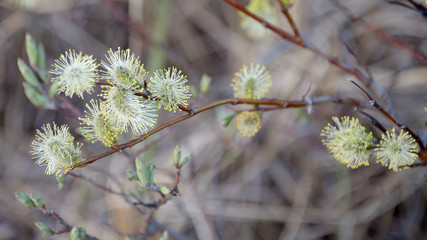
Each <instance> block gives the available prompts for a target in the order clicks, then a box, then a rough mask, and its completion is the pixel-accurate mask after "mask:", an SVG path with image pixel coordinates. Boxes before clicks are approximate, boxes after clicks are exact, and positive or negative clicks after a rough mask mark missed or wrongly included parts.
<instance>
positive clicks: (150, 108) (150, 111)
mask: <svg viewBox="0 0 427 240" xmlns="http://www.w3.org/2000/svg"><path fill="white" fill-rule="evenodd" d="M103 97H104V99H105V101H104V106H105V111H106V112H107V113H108V119H109V121H110V122H111V123H112V124H114V125H115V126H116V127H117V128H119V129H121V131H124V132H128V130H131V131H132V132H133V133H134V134H135V135H140V134H142V133H146V132H147V131H148V130H150V129H151V128H152V127H154V125H155V124H156V122H157V113H156V109H155V106H154V104H153V103H152V102H151V101H150V100H145V99H142V98H140V97H139V96H136V95H135V94H134V92H133V91H130V90H129V89H127V88H121V87H107V88H104V94H103Z"/></svg>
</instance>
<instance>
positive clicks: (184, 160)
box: [179, 153, 193, 167]
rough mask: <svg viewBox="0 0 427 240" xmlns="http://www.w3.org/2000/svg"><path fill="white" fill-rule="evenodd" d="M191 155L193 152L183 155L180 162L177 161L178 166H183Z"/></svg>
mask: <svg viewBox="0 0 427 240" xmlns="http://www.w3.org/2000/svg"><path fill="white" fill-rule="evenodd" d="M192 156H193V153H189V154H187V156H185V157H184V158H183V159H182V160H181V161H180V162H179V167H182V166H184V165H185V164H186V163H188V161H190V159H191V157H192Z"/></svg>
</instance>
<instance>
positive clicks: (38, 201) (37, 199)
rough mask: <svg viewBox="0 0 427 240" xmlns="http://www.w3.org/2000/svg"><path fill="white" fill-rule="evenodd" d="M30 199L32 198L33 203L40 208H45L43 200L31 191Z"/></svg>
mask: <svg viewBox="0 0 427 240" xmlns="http://www.w3.org/2000/svg"><path fill="white" fill-rule="evenodd" d="M31 200H33V202H34V204H35V205H36V206H37V207H40V208H46V206H45V205H44V202H43V200H42V199H41V198H40V197H39V196H38V195H37V194H35V193H31Z"/></svg>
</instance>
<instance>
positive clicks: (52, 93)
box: [48, 82, 59, 99]
mask: <svg viewBox="0 0 427 240" xmlns="http://www.w3.org/2000/svg"><path fill="white" fill-rule="evenodd" d="M58 89H59V84H58V83H57V82H54V83H52V85H51V86H50V88H49V93H48V94H49V97H50V99H54V98H55V97H56V96H57V95H58Z"/></svg>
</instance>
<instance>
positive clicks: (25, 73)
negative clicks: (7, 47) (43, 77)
mask: <svg viewBox="0 0 427 240" xmlns="http://www.w3.org/2000/svg"><path fill="white" fill-rule="evenodd" d="M18 68H19V71H20V72H21V74H22V77H24V80H25V81H26V82H28V83H29V84H31V85H32V86H33V87H36V88H37V87H40V83H39V81H38V80H37V77H36V75H35V74H34V72H33V70H31V68H30V67H29V66H28V65H27V64H26V63H25V62H24V61H23V60H22V59H20V58H18Z"/></svg>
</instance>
